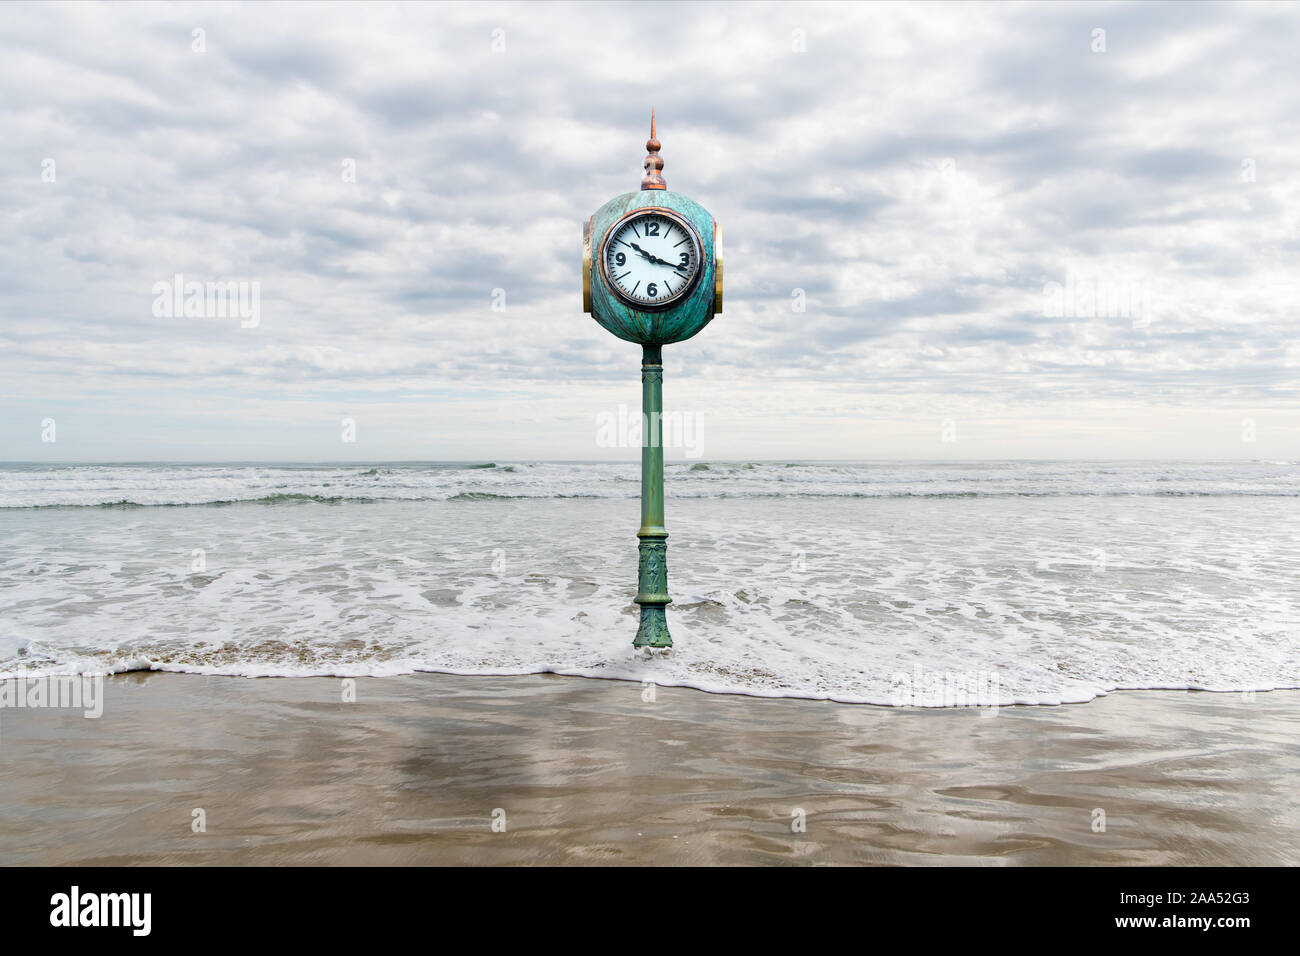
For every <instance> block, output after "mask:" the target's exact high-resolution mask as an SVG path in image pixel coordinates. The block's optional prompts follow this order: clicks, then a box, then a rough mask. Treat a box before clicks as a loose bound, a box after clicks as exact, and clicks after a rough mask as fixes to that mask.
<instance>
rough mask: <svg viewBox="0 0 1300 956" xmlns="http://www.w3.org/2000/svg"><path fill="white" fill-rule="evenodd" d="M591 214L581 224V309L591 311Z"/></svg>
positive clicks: (593, 217) (592, 218)
mask: <svg viewBox="0 0 1300 956" xmlns="http://www.w3.org/2000/svg"><path fill="white" fill-rule="evenodd" d="M595 218H596V217H595V216H592V217H591V219H588V220H587V221H586V222H585V223H584V224H583V226H582V311H583V312H587V313H590V312H591V224H592V220H594V219H595Z"/></svg>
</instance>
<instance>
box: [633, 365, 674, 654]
mask: <svg viewBox="0 0 1300 956" xmlns="http://www.w3.org/2000/svg"><path fill="white" fill-rule="evenodd" d="M663 382H664V363H663V346H662V345H649V344H646V345H643V346H642V355H641V529H640V530H639V531H637V533H636V536H637V538H638V539H639V542H640V543H639V544H638V545H637V554H638V561H637V573H636V584H637V588H636V592H637V593H636V597H635V598H633V600H634V601H636V603H637V604H639V605H641V625H640V626H639V627H638V628H637V631H636V640H634V641H633V642H632V645H633V646H634V647H672V646H673V639H672V637H671V636H670V635H669V634H668V615H667V614H666V613H665V611H664V607H665V605H667V604H670V603H672V598H670V597H669V596H668V530H667V529H666V528H665V527H664V443H663V413H664V388H663Z"/></svg>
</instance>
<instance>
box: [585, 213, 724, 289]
mask: <svg viewBox="0 0 1300 956" xmlns="http://www.w3.org/2000/svg"><path fill="white" fill-rule="evenodd" d="M601 268H602V269H603V270H604V273H605V279H606V281H608V282H609V285H610V288H612V289H613V290H614V291H615V292H616V293H617V294H618V295H619V297H620V298H622V299H624V300H625V301H627V302H629V303H631V304H632V305H635V306H642V307H646V306H649V307H651V308H659V307H661V306H665V305H668V304H669V303H671V302H675V301H677V300H678V299H680V298H681V297H682V296H684V295H685V294H686V293H687V292H689V291H690V290H691V288H692V287H693V286H694V285H695V279H696V277H697V275H698V274H699V271H700V244H699V240H698V239H696V237H695V230H693V229H691V228H690V226H688V225H687V224H686V222H685V221H684V220H682V219H680V218H678V217H677V216H675V215H671V214H668V213H665V212H661V211H659V210H643V211H639V212H636V213H634V214H632V215H631V216H628V217H627V218H626V219H623V220H622V221H620V222H618V223H616V224H615V225H614V228H613V230H612V231H611V232H610V234H609V238H608V239H606V240H605V250H604V254H603V256H602V259H601Z"/></svg>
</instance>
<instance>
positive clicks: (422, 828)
mask: <svg viewBox="0 0 1300 956" xmlns="http://www.w3.org/2000/svg"><path fill="white" fill-rule="evenodd" d="M105 688H106V690H105V693H106V699H105V704H104V714H103V716H102V717H101V718H99V719H98V720H91V719H85V718H83V717H82V716H81V712H80V711H70V710H49V709H47V710H28V709H21V710H0V760H3V765H4V783H3V790H2V791H0V863H3V864H72V863H76V864H90V865H98V864H104V865H122V864H236V865H238V864H256V865H267V864H307V865H318V864H592V863H599V864H811V863H815V864H856V863H864V864H944V863H947V864H986V865H1008V864H1063V865H1091V864H1200V865H1233V866H1238V865H1261V864H1297V863H1300V800H1298V798H1297V797H1296V795H1295V793H1296V788H1295V783H1296V780H1297V779H1300V777H1298V773H1300V719H1298V718H1297V716H1296V714H1297V711H1298V710H1300V692H1297V691H1279V692H1273V693H1260V694H1257V695H1255V697H1254V699H1253V700H1248V699H1245V698H1243V695H1241V694H1209V693H1186V692H1181V691H1141V692H1132V691H1130V692H1118V693H1115V694H1112V695H1110V696H1109V697H1105V698H1100V699H1098V700H1095V701H1092V702H1091V703H1087V704H1076V705H1070V706H1063V707H1004V708H1001V709H999V710H998V711H997V712H996V715H995V716H991V717H990V716H981V713H982V712H981V711H979V710H920V709H902V708H888V707H872V706H863V705H844V704H834V703H826V702H819V701H800V700H762V699H755V698H746V697H738V696H721V695H710V694H704V693H700V692H698V691H692V690H685V689H678V688H664V687H660V688H657V689H656V690H655V700H654V701H653V702H649V701H644V700H643V699H642V697H643V693H644V692H645V691H644V689H643V688H642V686H641V685H639V684H634V683H627V682H621V681H599V680H583V679H580V678H561V677H553V676H531V677H505V678H501V677H455V676H446V675H436V674H423V675H416V676H411V677H400V678H385V679H359V680H357V681H356V701H355V702H354V703H345V702H343V700H342V696H343V694H342V682H341V681H340V680H337V679H331V678H300V679H299V678H286V679H258V680H250V679H243V678H229V677H201V676H194V675H180V674H129V675H123V676H121V677H116V678H112V679H110V680H108V681H107V683H106V685H105ZM196 808H202V810H203V811H204V813H205V816H206V832H203V833H195V832H193V830H192V821H193V819H194V817H193V811H194V810H195V809H196ZM497 808H499V809H500V810H502V811H504V823H505V832H494V830H493V828H492V823H493V811H494V810H495V809H497ZM796 808H799V809H802V810H803V811H804V813H805V815H806V832H794V831H793V830H792V820H793V818H792V813H793V812H794V811H795V810H796ZM1098 808H1099V809H1101V810H1104V811H1105V823H1106V829H1105V832H1094V829H1093V826H1094V816H1095V814H1094V811H1095V810H1096V809H1098ZM498 816H500V815H498Z"/></svg>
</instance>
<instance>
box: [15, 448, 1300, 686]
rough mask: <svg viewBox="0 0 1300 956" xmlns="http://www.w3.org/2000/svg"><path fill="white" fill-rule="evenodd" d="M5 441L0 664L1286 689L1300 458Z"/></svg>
mask: <svg viewBox="0 0 1300 956" xmlns="http://www.w3.org/2000/svg"><path fill="white" fill-rule="evenodd" d="M665 485H666V496H667V526H668V530H669V532H670V538H669V551H668V569H669V593H670V594H672V596H673V599H674V603H673V604H672V605H671V606H670V607H669V611H668V620H669V626H670V628H671V631H672V634H673V639H674V642H675V646H674V647H673V648H672V650H671V651H668V652H666V653H658V654H654V655H650V654H649V653H648V652H643V651H636V650H635V649H634V648H633V647H632V644H631V642H632V637H633V635H634V634H635V632H636V624H637V614H636V612H637V608H636V606H635V605H633V604H632V603H631V599H632V597H633V595H634V594H635V592H636V543H637V542H636V537H635V533H636V529H637V526H638V524H639V504H638V499H639V488H640V466H639V464H638V463H636V462H627V463H617V464H610V463H561V462H514V463H510V462H504V461H497V462H478V463H395V464H385V463H375V464H369V463H367V464H332V465H322V464H313V465H276V464H256V463H239V464H220V465H216V464H148V465H112V464H104V465H80V464H79V465H47V464H9V465H0V678H11V677H18V676H28V677H34V676H53V675H67V674H77V673H84V674H94V673H105V674H107V673H120V672H123V671H131V670H165V671H178V672H185V673H199V674H225V675H240V676H246V677H275V676H291V675H293V676H305V675H332V676H336V677H356V676H385V675H395V674H407V673H413V672H419V671H435V672H444V673H453V674H483V675H517V674H536V673H555V674H567V675H580V676H584V677H606V678H620V679H625V680H635V681H640V682H642V683H643V684H644V685H645V686H647V687H648V686H650V685H651V684H653V685H657V686H686V687H694V688H698V689H701V690H706V691H711V692H717V693H736V694H749V695H758V696H779V697H805V698H814V699H834V700H838V701H845V702H860V703H874V704H886V705H902V706H914V705H915V706H952V705H962V704H977V705H984V706H989V705H1008V704H1013V703H1025V704H1058V703H1067V702H1081V701H1087V700H1090V699H1092V698H1094V697H1096V696H1098V695H1102V694H1106V693H1108V692H1110V691H1113V690H1117V689H1139V688H1141V689H1153V688H1195V689H1203V690H1213V691H1237V692H1250V691H1257V690H1271V689H1277V688H1295V687H1300V462H1293V461H1292V462H1283V461H1250V462H1246V461H1232V462H1119V461H1116V462H1049V461H1042V462H970V463H954V462H699V463H691V462H687V463H684V464H683V463H675V464H672V463H670V464H669V465H667V467H666V478H665Z"/></svg>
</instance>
